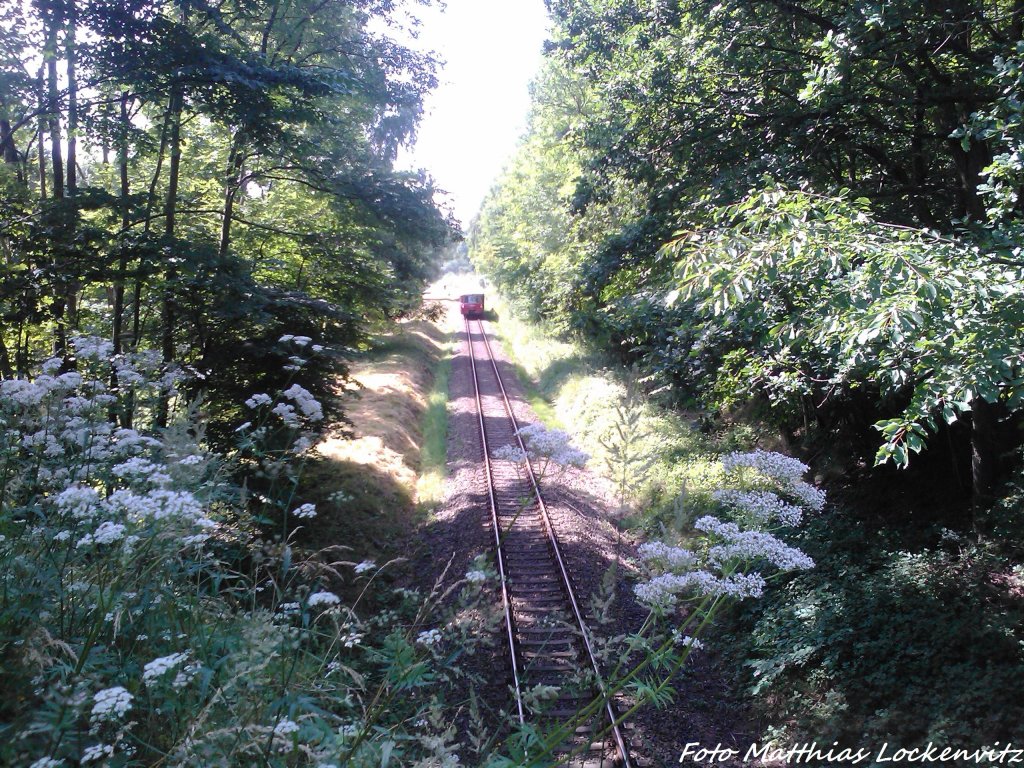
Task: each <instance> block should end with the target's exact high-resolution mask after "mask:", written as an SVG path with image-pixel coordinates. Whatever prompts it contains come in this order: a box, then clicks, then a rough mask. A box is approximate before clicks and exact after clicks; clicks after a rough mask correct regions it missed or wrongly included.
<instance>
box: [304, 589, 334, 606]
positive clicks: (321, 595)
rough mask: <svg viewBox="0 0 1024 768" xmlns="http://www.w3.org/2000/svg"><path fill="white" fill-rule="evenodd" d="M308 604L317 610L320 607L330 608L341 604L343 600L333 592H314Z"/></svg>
mask: <svg viewBox="0 0 1024 768" xmlns="http://www.w3.org/2000/svg"><path fill="white" fill-rule="evenodd" d="M306 602H307V603H308V604H309V607H310V608H315V607H316V606H318V605H323V606H325V607H330V606H332V605H337V604H338V603H340V602H341V598H339V597H338V596H337V595H336V594H334V593H333V592H314V593H313V594H312V595H310V596H309V599H308V600H307V601H306Z"/></svg>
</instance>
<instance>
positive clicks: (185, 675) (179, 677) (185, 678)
mask: <svg viewBox="0 0 1024 768" xmlns="http://www.w3.org/2000/svg"><path fill="white" fill-rule="evenodd" d="M200 669H202V665H201V664H199V662H196V661H194V662H192V663H191V664H186V665H185V666H184V667H182V668H181V669H180V670H178V674H176V675H175V676H174V680H172V681H171V687H172V688H173V689H174V690H176V691H180V690H181V689H182V688H184V687H185V686H186V685H188V684H189V683H191V682H192V680H193V678H195V676H196V675H198V674H199V670H200Z"/></svg>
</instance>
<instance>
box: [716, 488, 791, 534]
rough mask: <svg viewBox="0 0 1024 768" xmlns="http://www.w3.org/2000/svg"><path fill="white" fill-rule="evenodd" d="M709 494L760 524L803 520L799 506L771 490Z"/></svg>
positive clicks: (787, 523)
mask: <svg viewBox="0 0 1024 768" xmlns="http://www.w3.org/2000/svg"><path fill="white" fill-rule="evenodd" d="M711 496H712V498H713V499H714V500H715V501H718V502H720V503H722V504H725V505H726V506H727V507H731V508H732V509H735V510H737V511H739V512H742V513H744V514H746V515H748V516H749V517H750V518H751V520H752V521H753V522H755V523H758V524H760V525H767V524H769V523H771V522H774V521H778V522H779V523H782V524H783V525H791V526H797V525H800V523H801V522H802V521H803V511H802V510H801V509H800V508H799V507H795V506H793V505H792V504H787V503H786V502H785V501H783V500H782V499H780V498H779V497H778V496H777V495H776V494H774V493H772V492H771V491H736V490H720V491H715V492H714V493H713V494H711Z"/></svg>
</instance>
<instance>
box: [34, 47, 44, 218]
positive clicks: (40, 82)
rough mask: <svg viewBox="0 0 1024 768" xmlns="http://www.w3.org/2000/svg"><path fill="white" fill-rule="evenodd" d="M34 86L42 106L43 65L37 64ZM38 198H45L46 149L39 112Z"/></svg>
mask: <svg viewBox="0 0 1024 768" xmlns="http://www.w3.org/2000/svg"><path fill="white" fill-rule="evenodd" d="M36 88H37V90H38V91H39V106H40V107H42V106H43V105H44V104H45V102H46V87H45V85H44V84H43V66H42V65H40V66H39V74H38V75H37V76H36ZM38 136H39V199H40V200H46V151H45V149H44V145H45V141H46V117H45V115H44V114H43V113H42V112H40V114H39V134H38Z"/></svg>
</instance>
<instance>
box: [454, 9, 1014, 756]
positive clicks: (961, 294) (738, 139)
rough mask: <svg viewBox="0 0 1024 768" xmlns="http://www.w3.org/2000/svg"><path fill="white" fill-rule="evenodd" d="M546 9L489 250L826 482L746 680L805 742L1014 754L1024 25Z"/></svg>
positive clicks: (525, 301)
mask: <svg viewBox="0 0 1024 768" xmlns="http://www.w3.org/2000/svg"><path fill="white" fill-rule="evenodd" d="M548 7H549V10H550V13H551V17H552V30H551V33H550V40H549V42H548V43H547V46H546V57H545V64H544V68H543V71H542V73H541V74H540V76H539V77H538V79H537V81H536V82H535V85H534V90H533V102H532V103H533V107H532V113H531V118H530V123H529V128H528V131H527V133H526V135H525V137H524V138H523V140H522V143H521V145H520V147H519V149H518V151H517V153H516V154H515V156H514V157H513V158H512V159H511V161H510V162H509V164H508V166H507V168H506V170H505V172H504V174H503V175H502V177H501V178H500V179H499V181H498V182H497V183H496V185H495V186H494V187H493V189H492V191H491V192H490V194H489V196H488V197H487V199H486V201H485V203H484V205H483V208H482V211H481V213H480V214H479V216H478V218H477V219H476V220H475V221H474V223H473V226H472V228H471V233H470V255H471V258H472V259H473V261H474V263H475V264H476V265H477V266H478V268H480V269H481V270H482V271H484V272H485V273H486V274H487V275H488V276H489V277H491V278H492V279H493V280H494V281H495V282H496V284H497V285H498V286H499V287H500V289H501V290H502V291H503V292H504V293H506V294H507V295H508V296H509V297H510V300H511V302H512V305H513V307H514V309H515V310H516V311H517V312H518V313H519V314H521V315H522V316H524V317H526V318H530V319H532V320H534V321H537V322H541V323H543V324H545V325H546V326H547V327H548V328H550V329H552V330H553V331H554V332H557V333H560V334H561V335H562V336H563V337H564V338H569V339H572V338H574V339H579V340H582V341H583V342H584V343H586V344H587V345H588V346H589V347H591V348H597V349H598V350H601V351H603V352H604V353H605V354H606V355H607V356H608V358H609V359H611V360H613V361H614V362H615V363H616V364H619V365H625V366H632V367H634V368H635V369H636V370H637V371H638V373H639V376H640V377H641V380H642V381H643V383H644V387H645V389H646V391H647V392H648V393H649V394H650V395H651V397H653V398H655V399H657V400H660V401H661V402H663V403H664V404H666V405H667V406H670V407H672V408H676V409H684V410H685V411H686V412H689V413H691V414H695V415H696V416H698V417H700V418H701V419H703V420H704V426H705V428H706V429H707V430H708V431H709V432H710V433H714V432H716V431H718V432H719V433H721V430H722V429H723V428H724V429H726V430H728V425H729V424H736V423H738V422H745V423H747V424H755V425H760V428H762V429H765V430H766V432H765V434H766V435H769V436H771V435H774V437H770V439H771V440H774V441H775V443H774V444H775V445H780V446H783V447H785V448H786V449H788V450H790V451H793V452H796V453H797V454H798V455H801V456H803V457H805V458H807V459H809V460H810V461H811V463H812V464H813V465H814V466H815V467H816V471H817V473H818V477H819V478H822V479H823V480H824V481H825V482H826V484H827V485H828V487H829V489H830V491H831V492H832V493H831V498H832V499H833V500H835V506H834V507H832V513H830V514H829V515H826V516H824V517H822V518H819V519H818V520H817V521H816V523H815V524H814V525H813V526H812V529H813V530H811V531H810V532H809V533H806V534H804V536H805V549H806V551H808V553H809V554H811V555H812V556H814V557H815V559H816V560H817V561H818V564H819V567H818V568H817V569H816V570H815V571H813V572H810V573H809V574H802V575H800V576H799V577H797V578H795V579H793V580H791V581H788V582H786V583H785V584H784V585H783V586H780V587H779V588H778V589H777V590H776V591H775V592H774V593H773V595H772V596H771V598H770V599H769V602H768V604H767V605H766V606H762V608H763V609H764V613H762V614H760V615H758V616H755V615H753V614H752V613H748V614H745V615H741V616H737V617H734V619H735V622H734V628H735V629H736V636H735V638H734V640H735V641H736V649H735V653H736V658H737V661H738V664H739V667H740V668H742V669H743V670H744V671H743V672H742V673H741V675H740V682H741V683H742V684H743V685H745V686H746V687H747V689H748V690H750V691H751V692H752V694H753V695H754V697H755V700H756V701H757V702H759V703H758V707H759V708H760V711H761V712H762V713H764V714H765V715H766V717H767V718H768V719H769V721H770V722H771V723H773V727H776V728H782V729H783V730H782V731H780V733H785V732H786V730H785V729H787V728H788V729H790V730H789V731H788V733H789V734H790V735H791V736H793V735H798V736H800V737H802V738H805V739H807V740H810V739H811V738H812V737H813V738H819V739H820V740H825V739H826V737H828V739H827V740H829V741H831V740H832V738H833V737H835V738H842V739H850V740H855V739H859V740H863V739H870V738H881V737H887V738H898V739H903V740H904V741H914V740H920V741H921V742H922V743H923V742H924V741H928V740H930V739H931V740H937V741H949V740H950V739H954V740H955V739H961V740H966V741H971V740H972V739H973V740H981V741H985V740H988V741H986V743H991V741H993V740H998V739H1002V740H1003V741H1004V742H1005V740H1007V739H1012V738H1014V737H1016V738H1017V740H1019V739H1020V737H1021V731H1020V723H1021V719H1020V709H1019V705H1017V704H1013V703H1012V697H1013V694H1012V693H1011V690H1010V689H1011V688H1012V687H1013V686H1012V684H1011V683H1010V681H1011V680H1013V679H1016V678H1017V677H1018V676H1019V674H1020V671H1021V668H1022V666H1021V665H1022V663H1024V659H1022V657H1021V654H1020V649H1019V646H1018V642H1019V640H1020V637H1021V636H1020V619H1021V615H1022V614H1021V606H1020V604H1019V599H1018V597H1017V596H1019V594H1020V573H1021V565H1020V563H1021V559H1020V557H1021V551H1020V545H1019V540H1020V539H1019V535H1020V531H1021V528H1020V521H1019V516H1020V503H1021V496H1020V486H1021V482H1020V478H1021V476H1020V474H1019V473H1020V448H1021V444H1022V435H1021V427H1022V422H1021V418H1020V417H1021V406H1022V399H1021V398H1022V395H1024V389H1022V386H1024V378H1022V374H1024V370H1022V363H1024V290H1022V284H1024V283H1022V277H1024V259H1022V257H1021V248H1020V236H1021V233H1022V231H1024V227H1022V225H1024V211H1022V208H1021V200H1020V189H1021V184H1022V182H1024V175H1022V172H1024V164H1022V163H1024V161H1022V160H1021V157H1020V150H1021V141H1022V139H1024V132H1022V131H1024V128H1022V125H1024V124H1022V119H1021V110H1022V106H1021V105H1022V84H1024V80H1022V77H1024V75H1022V55H1024V42H1021V39H1022V35H1024V5H1022V4H1021V3H1019V2H1016V0H1006V1H1005V2H1004V1H1002V0H1000V1H999V2H974V1H973V0H965V1H964V2H909V1H908V2H903V1H901V0H895V1H893V2H859V3H847V2H832V1H831V0H763V1H762V2H748V1H746V0H724V1H720V0H713V1H712V0H708V1H707V2H704V1H703V0H625V1H623V0H549V2H548ZM648 503H650V504H652V505H655V506H656V505H657V504H658V503H659V502H658V500H657V499H656V498H655V497H653V496H652V497H650V498H649V499H648ZM663 519H664V518H663Z"/></svg>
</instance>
